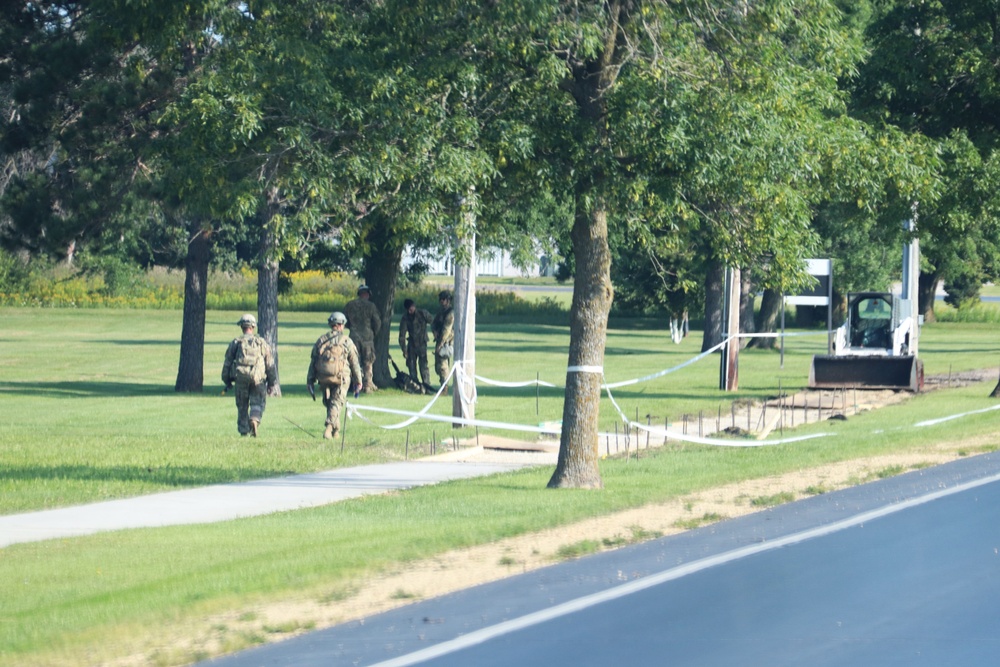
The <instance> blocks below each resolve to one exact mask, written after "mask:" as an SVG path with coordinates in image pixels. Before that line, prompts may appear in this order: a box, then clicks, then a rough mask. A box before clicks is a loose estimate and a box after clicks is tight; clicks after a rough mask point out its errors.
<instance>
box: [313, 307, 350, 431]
mask: <svg viewBox="0 0 1000 667" xmlns="http://www.w3.org/2000/svg"><path fill="white" fill-rule="evenodd" d="M327 322H329V324H330V331H329V333H325V334H323V335H322V336H320V337H319V339H318V340H317V341H316V344H315V345H313V349H312V357H311V358H310V361H309V373H308V375H307V376H306V388H307V389H308V390H309V395H310V396H312V397H313V400H314V401H315V400H316V388H315V387H314V386H313V385H315V384H316V382H317V381H318V382H319V385H320V390H322V392H323V405H325V406H326V429H325V430H324V431H323V437H324V438H327V439H330V438H334V437H336V435H337V431H338V430H339V429H340V408H341V407H343V405H344V403H345V402H346V401H347V392H348V391H349V389H350V388H351V387H354V393H355V394H357V392H359V391H360V390H361V366H360V364H359V363H358V348H356V347H355V346H354V343H353V341H351V339H350V338H348V337H347V336H346V335H345V334H344V325H345V324H346V323H347V317H346V316H345V315H344V314H343V313H333V314H332V315H330V318H329V319H328V320H327ZM329 345H334V346H341V347H343V348H344V349H343V357H342V359H343V362H344V363H343V369H342V371H341V375H340V377H339V378H338V377H332V378H331V377H325V376H323V375H322V373H321V362H320V356H321V354H322V351H323V350H324V349H325V348H327V347H328V346H329Z"/></svg>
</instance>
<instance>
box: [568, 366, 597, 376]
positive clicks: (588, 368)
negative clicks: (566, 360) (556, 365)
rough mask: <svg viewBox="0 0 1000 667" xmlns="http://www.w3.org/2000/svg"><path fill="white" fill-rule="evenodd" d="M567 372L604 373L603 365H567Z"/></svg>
mask: <svg viewBox="0 0 1000 667" xmlns="http://www.w3.org/2000/svg"><path fill="white" fill-rule="evenodd" d="M566 372H567V373H597V374H599V375H604V367H603V366H569V367H567V368H566Z"/></svg>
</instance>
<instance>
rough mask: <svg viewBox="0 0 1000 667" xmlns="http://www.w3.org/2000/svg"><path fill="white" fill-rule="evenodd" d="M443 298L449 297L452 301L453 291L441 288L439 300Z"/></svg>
mask: <svg viewBox="0 0 1000 667" xmlns="http://www.w3.org/2000/svg"><path fill="white" fill-rule="evenodd" d="M442 299H448V301H451V292H450V291H448V290H441V292H440V293H439V294H438V301H440V300H442Z"/></svg>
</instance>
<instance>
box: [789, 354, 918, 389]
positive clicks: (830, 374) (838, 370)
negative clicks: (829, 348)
mask: <svg viewBox="0 0 1000 667" xmlns="http://www.w3.org/2000/svg"><path fill="white" fill-rule="evenodd" d="M809 388H810V389H829V388H834V389H850V388H855V389H905V390H908V391H920V390H922V389H923V388H924V364H923V362H922V361H921V360H920V359H918V358H917V357H915V356H912V355H911V356H906V357H852V356H841V357H837V356H820V355H817V356H815V357H813V361H812V367H811V368H810V369H809Z"/></svg>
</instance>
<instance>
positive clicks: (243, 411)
mask: <svg viewBox="0 0 1000 667" xmlns="http://www.w3.org/2000/svg"><path fill="white" fill-rule="evenodd" d="M237 324H238V325H239V327H240V328H241V329H243V335H242V336H239V337H237V338H234V339H233V341H232V342H231V343H230V344H229V347H228V348H227V349H226V360H225V361H224V362H223V364H222V383H223V384H224V385H226V391H229V388H230V387H232V386H233V385H236V428H237V429H239V432H240V435H252V436H253V437H255V438H256V437H257V428H258V427H259V426H260V420H261V419H263V418H264V407H265V405H266V404H267V397H268V396H269V395H270V394H271V391H272V389H273V388H274V382H275V379H276V377H277V372H276V370H275V367H274V355H273V354H272V353H271V346H270V345H268V344H267V341H266V340H264V339H263V338H261V337H260V336H258V335H256V334H255V333H254V329H256V328H257V318H256V317H254V316H253V315H251V314H249V313H247V314H246V315H244V316H243V317H241V318H240V321H239V322H237ZM244 344H248V345H251V346H256V347H257V349H259V351H260V354H261V356H262V357H263V361H264V375H265V382H264V383H260V382H257V383H254V382H252V381H250V380H248V379H247V378H245V377H241V376H240V375H239V374H238V373H237V369H236V363H235V362H236V361H237V358H238V357H239V355H240V350H241V348H242V346H243V345H244ZM223 393H225V392H223Z"/></svg>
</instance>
